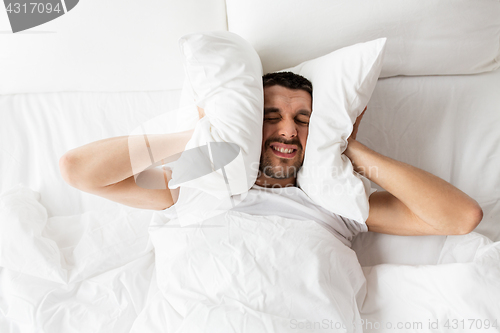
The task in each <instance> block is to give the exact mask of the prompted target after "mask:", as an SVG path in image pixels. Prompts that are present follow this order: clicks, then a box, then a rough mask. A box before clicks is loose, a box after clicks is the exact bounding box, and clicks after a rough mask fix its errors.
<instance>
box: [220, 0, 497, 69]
mask: <svg viewBox="0 0 500 333" xmlns="http://www.w3.org/2000/svg"><path fill="white" fill-rule="evenodd" d="M226 7H227V17H228V29H229V31H232V32H235V33H237V34H239V35H240V36H242V37H243V38H245V39H246V40H248V41H249V42H250V43H251V44H252V45H253V47H254V48H255V49H256V50H257V52H258V53H259V55H260V57H261V61H262V65H263V68H264V72H265V73H267V72H273V71H277V70H280V69H282V68H287V67H292V66H296V65H298V64H300V63H301V62H303V61H306V60H309V59H314V58H316V57H319V56H322V55H324V54H327V53H329V52H332V51H334V50H338V49H340V48H342V47H346V46H349V45H353V44H356V43H361V42H367V41H370V40H374V39H377V38H381V37H387V38H388V42H387V52H386V56H385V57H384V58H385V60H384V65H383V68H382V72H381V77H389V76H396V75H450V74H473V73H481V72H486V71H491V70H494V69H496V68H498V67H499V66H500V20H499V19H498V18H499V17H500V2H499V1H498V0H483V1H474V0H440V1H435V0H407V1H404V2H402V1H399V0H372V1H365V0H337V1H324V0H308V1H303V0H253V1H241V0H226ZM256 22H258V24H256Z"/></svg>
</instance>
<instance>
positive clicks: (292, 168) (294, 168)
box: [259, 145, 303, 179]
mask: <svg viewBox="0 0 500 333" xmlns="http://www.w3.org/2000/svg"><path fill="white" fill-rule="evenodd" d="M266 147H267V148H269V145H266ZM267 148H266V150H265V152H264V154H262V155H261V157H260V165H259V170H260V172H261V173H263V174H264V175H266V176H267V177H270V178H274V179H287V178H291V177H293V178H296V177H297V174H298V172H299V170H300V168H301V166H302V157H303V154H302V147H300V146H299V147H298V151H297V154H296V155H295V157H294V158H293V159H286V158H279V157H277V156H275V155H274V154H273V152H272V151H271V150H272V148H270V149H267ZM271 154H273V155H274V156H271ZM273 160H274V161H278V162H275V163H277V164H273ZM290 162H292V164H291V165H288V164H289V163H290Z"/></svg>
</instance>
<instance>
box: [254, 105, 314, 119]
mask: <svg viewBox="0 0 500 333" xmlns="http://www.w3.org/2000/svg"><path fill="white" fill-rule="evenodd" d="M275 112H276V113H280V110H279V109H278V108H272V107H271V108H264V115H266V114H269V113H275ZM297 114H302V115H305V116H308V117H311V111H309V110H305V109H301V110H299V111H297Z"/></svg>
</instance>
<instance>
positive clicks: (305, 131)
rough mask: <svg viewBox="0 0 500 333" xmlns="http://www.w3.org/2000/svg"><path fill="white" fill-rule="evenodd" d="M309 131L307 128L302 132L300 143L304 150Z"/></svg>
mask: <svg viewBox="0 0 500 333" xmlns="http://www.w3.org/2000/svg"><path fill="white" fill-rule="evenodd" d="M308 133H309V129H308V128H305V129H304V130H303V131H301V132H300V143H301V144H302V149H303V150H304V151H305V150H306V143H307V134H308Z"/></svg>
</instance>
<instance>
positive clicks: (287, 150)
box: [270, 145, 297, 158]
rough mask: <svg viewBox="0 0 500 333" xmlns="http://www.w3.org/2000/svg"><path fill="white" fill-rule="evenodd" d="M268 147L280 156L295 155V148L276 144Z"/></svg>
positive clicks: (290, 156) (291, 156) (289, 156)
mask: <svg viewBox="0 0 500 333" xmlns="http://www.w3.org/2000/svg"><path fill="white" fill-rule="evenodd" d="M270 148H271V150H272V151H273V153H274V155H276V156H278V157H281V158H293V157H294V156H295V155H297V149H296V148H291V147H281V146H278V145H271V147H270Z"/></svg>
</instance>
